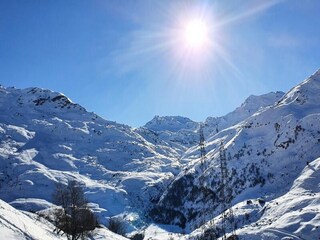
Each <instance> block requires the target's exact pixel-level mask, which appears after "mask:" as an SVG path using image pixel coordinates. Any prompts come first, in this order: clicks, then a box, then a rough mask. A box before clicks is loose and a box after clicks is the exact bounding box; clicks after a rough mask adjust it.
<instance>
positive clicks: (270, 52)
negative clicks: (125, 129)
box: [0, 0, 320, 127]
mask: <svg viewBox="0 0 320 240" xmlns="http://www.w3.org/2000/svg"><path fill="white" fill-rule="evenodd" d="M0 9H1V14H0V84H2V85H4V86H15V87H18V88H26V87H33V86H37V87H41V88H48V89H51V90H54V91H58V92H62V93H64V94H66V95H67V96H68V97H69V98H71V99H72V100H73V101H74V102H77V103H79V104H81V105H82V106H84V107H85V108H86V109H87V110H89V111H94V112H96V113H97V114H99V115H100V116H102V117H104V118H106V119H109V120H113V121H117V122H119V123H125V124H128V125H131V126H135V127H137V126H141V125H144V124H145V123H146V122H147V121H149V120H151V119H152V118H153V116H154V115H161V116H163V115H182V116H186V117H189V118H191V119H193V120H195V121H204V120H205V118H206V117H208V116H221V115H224V114H226V113H228V112H230V111H232V110H233V109H235V108H236V107H237V106H239V105H240V104H241V103H242V102H243V101H244V99H245V98H247V97H248V96H249V95H251V94H254V95H258V94H263V93H267V92H270V91H277V90H281V91H287V90H289V89H290V88H291V87H293V86H294V85H296V84H298V83H299V82H301V81H302V80H303V79H305V78H306V77H308V76H309V75H310V74H312V73H313V72H314V71H316V70H317V69H318V68H320V51H319V43H320V27H319V26H320V18H319V10H320V1H318V0H304V1H300V0H287V1H272V0H270V1H262V0H261V1H259V0H246V1H243V0H228V1H222V0H220V1H218V0H216V1H214V0H212V1H191V0H190V1H170V0H161V1H160V0H158V1H157V0H153V1H147V0H136V1H131V0H93V1H81V0H69V1H61V0H55V1H53V0H37V1H36V0H28V1H24V0H20V1H15V0H1V1H0ZM199 17H201V18H202V19H203V20H204V21H205V22H206V25H207V27H208V28H209V29H210V41H211V44H210V46H209V47H207V48H204V49H202V50H201V51H198V52H196V51H193V52H191V53H190V52H186V49H184V48H183V46H181V44H180V42H179V40H177V39H180V38H181V36H180V35H181V31H182V30H181V29H182V28H183V25H185V24H187V22H188V21H189V20H190V19H192V18H199Z"/></svg>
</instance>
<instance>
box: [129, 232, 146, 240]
mask: <svg viewBox="0 0 320 240" xmlns="http://www.w3.org/2000/svg"><path fill="white" fill-rule="evenodd" d="M143 239H144V234H143V233H137V234H135V235H134V236H133V237H131V240H143Z"/></svg>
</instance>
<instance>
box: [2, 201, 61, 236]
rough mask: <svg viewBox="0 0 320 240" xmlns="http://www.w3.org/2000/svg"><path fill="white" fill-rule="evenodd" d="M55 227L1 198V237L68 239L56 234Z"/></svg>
mask: <svg viewBox="0 0 320 240" xmlns="http://www.w3.org/2000/svg"><path fill="white" fill-rule="evenodd" d="M53 229H54V227H53V226H52V225H51V223H49V222H47V221H45V220H44V219H39V218H37V216H36V215H32V216H31V214H29V215H27V214H24V213H23V212H20V211H18V210H16V209H14V208H13V207H11V206H10V205H9V204H7V203H6V202H4V201H2V200H0V233H1V234H0V239H39V240H40V239H41V240H42V239H43V240H45V239H46V240H47V239H48V240H49V239H50V240H54V239H66V238H63V237H60V236H58V235H56V234H54V233H53V231H52V230H53Z"/></svg>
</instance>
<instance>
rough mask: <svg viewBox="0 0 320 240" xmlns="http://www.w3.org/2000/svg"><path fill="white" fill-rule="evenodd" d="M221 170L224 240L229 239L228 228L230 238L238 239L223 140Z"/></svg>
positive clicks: (220, 152) (220, 151)
mask: <svg viewBox="0 0 320 240" xmlns="http://www.w3.org/2000/svg"><path fill="white" fill-rule="evenodd" d="M219 154H220V171H221V193H220V196H221V201H222V224H221V225H222V240H226V239H227V235H226V232H227V230H228V229H230V230H231V237H232V238H228V239H234V240H235V239H237V235H236V232H235V225H234V224H235V220H234V215H233V211H232V205H231V199H232V190H231V188H230V184H229V174H228V166H227V157H226V151H225V149H224V145H223V142H221V145H220V149H219Z"/></svg>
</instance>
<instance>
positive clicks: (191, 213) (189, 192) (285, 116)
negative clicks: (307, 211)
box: [152, 71, 320, 239]
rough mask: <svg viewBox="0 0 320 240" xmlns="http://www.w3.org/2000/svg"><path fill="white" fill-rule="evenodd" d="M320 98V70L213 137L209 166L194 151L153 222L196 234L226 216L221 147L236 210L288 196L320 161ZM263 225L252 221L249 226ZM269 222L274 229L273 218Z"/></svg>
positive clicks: (209, 142)
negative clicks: (306, 171)
mask: <svg viewBox="0 0 320 240" xmlns="http://www.w3.org/2000/svg"><path fill="white" fill-rule="evenodd" d="M319 93H320V71H318V72H316V73H315V74H314V75H312V76H311V77H310V78H308V79H306V80H305V81H304V82H302V83H301V84H299V85H298V86H296V87H294V88H293V89H291V90H290V91H289V92H288V93H286V94H285V95H284V96H283V97H282V98H281V99H280V100H279V101H277V102H275V103H274V104H273V105H271V106H268V107H265V108H262V109H259V110H258V111H257V112H256V113H254V114H253V115H252V116H250V117H248V118H247V119H245V120H244V121H242V122H240V123H238V124H236V125H234V126H231V127H229V128H226V129H224V130H222V131H219V132H218V133H216V134H213V135H211V136H209V138H208V139H207V143H206V145H207V146H206V149H207V152H208V153H207V155H206V159H205V161H204V162H202V161H200V159H199V154H198V147H197V146H195V147H193V148H190V149H189V150H188V152H187V154H186V155H185V156H184V159H183V161H185V162H191V163H192V164H190V165H189V166H188V168H186V169H185V171H184V172H181V173H180V174H179V176H178V177H177V178H176V179H175V180H174V182H173V183H172V184H171V185H170V186H169V188H168V190H167V191H166V192H165V193H164V194H163V195H162V196H161V198H160V199H159V201H158V204H157V205H156V207H155V208H154V209H153V211H152V215H153V214H154V216H153V217H154V219H155V220H156V221H159V222H165V223H167V224H172V223H175V224H178V225H180V226H182V227H186V229H188V230H190V231H192V230H195V229H197V228H198V227H200V226H201V225H202V224H203V223H205V222H207V221H209V220H210V219H212V218H215V217H217V216H218V215H219V214H220V213H221V209H220V206H221V198H220V197H219V195H220V194H219V192H220V191H221V189H220V162H219V146H220V144H221V143H222V142H223V143H224V147H225V151H226V153H227V160H228V168H229V174H230V175H229V181H230V182H229V184H230V186H231V187H232V198H233V201H232V204H233V205H236V206H237V204H240V203H241V202H243V201H246V200H248V199H258V198H262V199H264V201H266V202H267V203H269V202H273V201H275V199H277V198H279V197H281V196H283V195H285V194H287V193H288V192H289V191H290V189H291V186H292V185H293V184H294V182H295V181H296V179H299V177H300V176H301V173H302V172H303V169H304V168H305V167H306V166H308V164H310V162H312V161H313V160H314V159H317V158H318V157H319V156H320V148H319V146H320V131H319V129H320V126H319V119H320V106H319V104H318V103H319V100H320V99H319V97H320V94H319ZM196 156H197V157H196ZM192 160H193V161H192ZM317 180H318V181H319V179H317ZM309 190H310V191H312V192H315V193H319V186H317V185H315V186H311V189H309ZM241 217H242V218H243V217H244V216H240V218H241ZM278 217H280V216H278ZM317 217H319V216H317ZM258 220H259V218H254V219H251V221H249V222H248V223H247V224H253V223H256V222H257V221H258ZM270 221H271V222H270V224H271V223H273V222H274V219H270ZM286 224H289V223H286ZM314 227H315V226H314ZM299 233H300V232H299ZM248 239H250V238H248Z"/></svg>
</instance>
